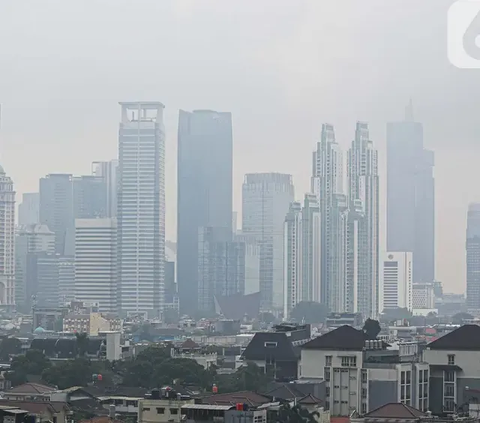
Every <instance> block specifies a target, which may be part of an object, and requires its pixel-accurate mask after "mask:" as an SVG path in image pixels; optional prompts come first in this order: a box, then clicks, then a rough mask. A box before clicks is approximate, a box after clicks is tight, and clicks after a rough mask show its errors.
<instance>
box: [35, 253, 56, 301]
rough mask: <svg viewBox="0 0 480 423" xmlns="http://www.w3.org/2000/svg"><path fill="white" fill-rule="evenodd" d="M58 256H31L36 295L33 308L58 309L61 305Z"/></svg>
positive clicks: (39, 254) (42, 254)
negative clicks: (35, 273)
mask: <svg viewBox="0 0 480 423" xmlns="http://www.w3.org/2000/svg"><path fill="white" fill-rule="evenodd" d="M59 258H60V255H59V254H48V253H37V254H32V255H31V263H29V266H32V267H33V268H34V269H36V272H37V275H36V276H37V277H36V282H37V286H36V292H37V293H36V295H35V296H34V300H33V301H34V306H40V307H55V308H56V307H59V306H60V305H61V299H60V290H59V276H58V260H59Z"/></svg>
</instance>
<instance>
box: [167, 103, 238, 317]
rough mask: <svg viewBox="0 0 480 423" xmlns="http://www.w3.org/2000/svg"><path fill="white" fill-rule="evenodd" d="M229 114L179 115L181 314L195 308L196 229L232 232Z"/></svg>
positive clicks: (179, 279) (207, 111) (206, 111)
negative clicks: (218, 229) (204, 228)
mask: <svg viewBox="0 0 480 423" xmlns="http://www.w3.org/2000/svg"><path fill="white" fill-rule="evenodd" d="M232 169H233V135H232V115H231V113H223V112H222V113H220V112H214V111H211V110H195V111H193V112H185V111H183V110H181V111H180V114H179V121H178V162H177V184H178V193H177V194H178V195H177V243H178V246H177V283H178V292H179V296H180V310H181V312H182V313H183V314H192V313H193V312H194V311H195V310H197V308H198V297H197V293H198V281H197V278H198V234H199V228H203V227H209V228H229V229H230V232H231V231H232Z"/></svg>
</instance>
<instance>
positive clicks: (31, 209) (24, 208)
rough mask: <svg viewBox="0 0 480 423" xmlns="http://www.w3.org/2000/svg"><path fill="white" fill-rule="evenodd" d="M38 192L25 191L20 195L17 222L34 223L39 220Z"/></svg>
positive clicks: (21, 223) (22, 223)
mask: <svg viewBox="0 0 480 423" xmlns="http://www.w3.org/2000/svg"><path fill="white" fill-rule="evenodd" d="M39 214H40V194H39V193H38V192H27V193H25V194H23V196H22V203H21V204H19V205H18V224H19V225H34V224H36V223H39V220H40V216H39Z"/></svg>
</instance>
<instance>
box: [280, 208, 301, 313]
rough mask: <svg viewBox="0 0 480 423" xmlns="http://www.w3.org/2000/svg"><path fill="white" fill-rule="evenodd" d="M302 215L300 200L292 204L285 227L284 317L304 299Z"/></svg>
mask: <svg viewBox="0 0 480 423" xmlns="http://www.w3.org/2000/svg"><path fill="white" fill-rule="evenodd" d="M302 217H303V216H302V205H301V204H300V203H298V202H294V203H292V204H290V210H289V211H288V213H287V216H286V217H285V227H284V247H283V248H284V250H283V253H284V260H283V266H284V276H283V282H284V288H283V290H284V297H283V301H284V303H283V316H284V318H288V317H289V316H290V312H291V311H292V309H293V308H295V306H296V305H297V304H298V303H299V302H301V301H302V299H303V273H302V271H303V264H302V259H303V248H302V247H303V245H302V241H303V237H302V235H303V221H302Z"/></svg>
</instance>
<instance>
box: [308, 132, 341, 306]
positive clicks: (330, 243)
mask: <svg viewBox="0 0 480 423" xmlns="http://www.w3.org/2000/svg"><path fill="white" fill-rule="evenodd" d="M312 191H313V192H314V193H315V194H316V195H317V197H318V199H319V202H320V216H321V220H322V222H321V228H322V243H321V252H322V254H321V272H322V278H321V281H322V283H321V302H322V303H323V304H325V305H326V306H328V307H329V309H330V310H331V311H338V312H340V311H344V302H345V296H344V292H345V274H344V271H345V268H344V259H345V258H344V256H343V253H344V251H345V248H344V244H345V236H344V235H342V233H344V231H345V228H344V224H345V213H346V209H347V204H346V198H345V196H344V194H343V155H342V151H341V149H340V146H339V145H338V144H337V142H336V140H335V131H334V128H333V126H332V125H330V124H323V125H322V133H321V137H320V142H318V143H317V149H316V151H314V153H313V169H312ZM339 237H342V238H339ZM339 254H340V255H339Z"/></svg>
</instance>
